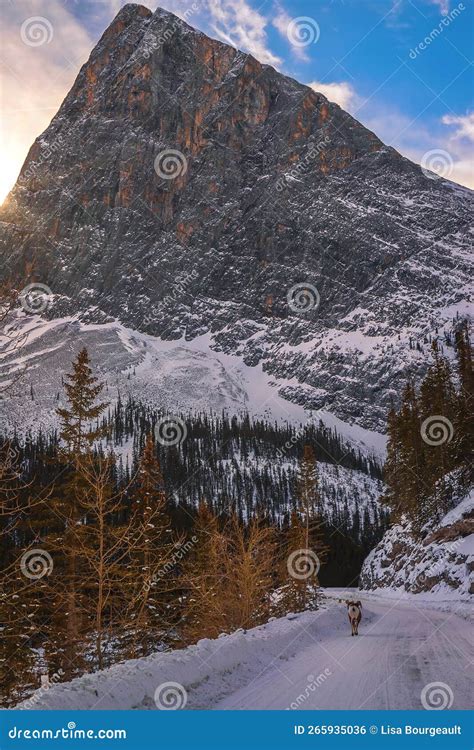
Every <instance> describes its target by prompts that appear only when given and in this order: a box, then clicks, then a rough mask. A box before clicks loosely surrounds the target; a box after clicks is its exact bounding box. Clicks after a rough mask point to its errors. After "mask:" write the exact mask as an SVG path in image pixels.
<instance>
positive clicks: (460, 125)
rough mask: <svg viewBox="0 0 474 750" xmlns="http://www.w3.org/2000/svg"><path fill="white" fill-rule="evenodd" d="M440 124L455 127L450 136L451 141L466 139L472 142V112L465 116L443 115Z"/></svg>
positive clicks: (473, 117) (473, 138)
mask: <svg viewBox="0 0 474 750" xmlns="http://www.w3.org/2000/svg"><path fill="white" fill-rule="evenodd" d="M441 122H442V123H443V125H457V128H456V130H455V131H454V133H452V135H451V138H452V139H453V140H459V139H460V138H466V139H467V140H469V141H474V112H469V113H468V114H467V115H444V117H443V118H442V119H441Z"/></svg>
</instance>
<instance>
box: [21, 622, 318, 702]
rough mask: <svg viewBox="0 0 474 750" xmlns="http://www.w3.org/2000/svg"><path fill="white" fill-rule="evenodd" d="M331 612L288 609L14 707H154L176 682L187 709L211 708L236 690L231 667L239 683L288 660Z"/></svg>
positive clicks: (81, 679)
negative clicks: (244, 627) (247, 626)
mask: <svg viewBox="0 0 474 750" xmlns="http://www.w3.org/2000/svg"><path fill="white" fill-rule="evenodd" d="M331 617H332V615H331V613H330V612H325V611H317V612H305V613H301V614H289V615H287V616H286V617H284V618H279V619H275V620H273V621H270V622H269V623H267V624H266V625H261V626H259V627H257V628H253V629H251V630H248V631H243V630H238V631H236V632H235V633H232V634H230V635H221V636H220V637H219V638H217V639H215V640H209V639H204V640H201V641H199V642H198V643H197V644H196V645H194V646H189V647H188V648H185V649H182V650H179V651H172V652H168V653H156V654H153V655H152V656H148V657H145V658H142V659H133V660H129V661H127V662H124V663H123V664H117V665H115V666H113V667H110V669H105V670H103V671H101V672H96V673H95V674H89V675H84V676H83V677H79V678H77V679H75V680H72V681H71V682H67V683H62V684H57V685H53V686H52V687H51V688H49V689H48V690H46V691H43V692H42V694H40V693H41V691H37V694H36V697H33V698H31V697H30V699H29V700H28V701H25V702H23V703H20V704H18V706H16V708H20V709H21V708H24V709H30V708H31V709H35V710H44V709H63V710H72V709H80V710H91V709H96V710H99V709H100V710H105V709H118V710H129V709H141V710H146V709H149V710H156V709H157V707H158V706H157V704H156V702H155V693H156V694H157V699H158V701H159V700H160V698H159V695H164V694H165V691H166V688H165V690H164V691H163V686H164V684H165V683H174V684H175V686H178V687H175V688H174V689H173V688H172V687H171V688H170V690H171V692H172V693H173V690H174V697H175V698H176V699H179V700H183V696H186V708H188V709H189V708H190V709H206V708H211V707H212V705H214V704H215V703H216V702H217V700H219V699H220V698H223V697H224V696H225V695H227V694H228V693H230V692H233V691H234V690H235V689H236V677H235V675H234V674H233V672H234V671H235V670H237V669H238V681H239V683H240V684H245V683H246V682H248V681H250V680H251V679H253V678H255V677H257V676H259V675H260V674H261V673H263V672H264V671H265V670H266V669H267V668H268V667H269V665H271V664H273V663H277V662H278V660H279V659H282V660H283V661H286V660H288V659H289V658H291V657H293V656H294V655H295V654H296V653H297V652H298V651H299V650H300V649H301V648H304V647H305V646H308V645H309V644H310V643H312V642H313V641H314V638H313V636H312V635H311V632H310V631H311V629H312V630H313V631H314V625H315V622H316V621H318V629H319V620H321V626H322V628H323V630H327V628H328V627H330V623H331ZM332 627H333V626H332ZM316 666H317V665H316ZM323 666H324V665H322V667H323ZM322 667H321V668H322ZM160 688H161V689H160ZM157 691H158V692H157Z"/></svg>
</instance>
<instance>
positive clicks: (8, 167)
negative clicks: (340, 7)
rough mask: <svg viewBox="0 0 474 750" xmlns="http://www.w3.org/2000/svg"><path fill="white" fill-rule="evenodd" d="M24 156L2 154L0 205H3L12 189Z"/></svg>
mask: <svg viewBox="0 0 474 750" xmlns="http://www.w3.org/2000/svg"><path fill="white" fill-rule="evenodd" d="M23 159H24V155H22V156H20V155H19V154H18V155H16V154H15V155H14V154H8V153H6V152H5V151H3V153H2V154H1V159H0V160H1V163H2V169H1V173H0V203H3V202H4V200H5V198H6V197H7V195H8V193H9V192H10V190H11V189H12V187H13V185H14V184H15V181H16V179H17V177H18V174H19V172H20V169H21V165H22V163H23Z"/></svg>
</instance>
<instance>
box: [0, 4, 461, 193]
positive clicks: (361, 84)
mask: <svg viewBox="0 0 474 750" xmlns="http://www.w3.org/2000/svg"><path fill="white" fill-rule="evenodd" d="M0 2H1V10H2V24H3V28H4V31H3V39H2V42H3V43H2V48H1V51H0V63H1V69H0V70H1V75H2V81H3V87H2V104H3V108H4V111H5V115H4V119H3V144H2V153H3V155H4V158H5V160H6V176H5V177H4V181H5V184H6V183H9V184H8V186H10V184H11V183H13V181H14V179H15V177H16V175H17V173H18V170H19V168H20V166H21V163H22V161H23V159H24V157H25V156H26V153H27V150H28V148H29V146H30V144H31V142H32V141H33V139H34V137H35V136H37V135H38V134H39V133H40V132H41V131H42V130H43V129H44V128H45V127H46V126H47V124H48V122H49V120H50V119H51V117H52V116H53V115H54V112H55V111H56V109H57V107H58V106H59V104H60V102H61V101H62V99H63V97H64V96H65V94H66V93H67V91H68V89H69V88H70V86H71V84H72V82H73V80H74V77H75V76H76V75H77V72H78V69H79V67H80V65H81V64H82V63H83V62H84V61H85V59H87V56H88V53H89V51H90V49H91V48H92V46H93V44H94V43H95V42H96V41H97V39H98V38H99V36H100V35H101V33H102V32H103V30H104V29H105V28H106V26H107V25H108V23H110V21H111V20H112V18H113V17H114V15H115V14H116V12H117V11H118V10H119V9H120V7H121V6H122V5H124V4H125V2H123V1H122V0H0ZM142 4H143V5H146V6H147V7H149V8H151V9H152V10H154V9H155V8H156V7H157V5H158V4H160V5H161V6H162V7H165V8H167V9H168V10H172V11H174V12H176V13H177V14H178V15H181V16H183V15H184V14H186V18H187V20H188V22H189V23H190V24H191V25H193V26H196V27H197V28H199V29H201V30H203V31H205V32H206V33H208V34H209V35H210V36H213V37H215V38H218V39H221V40H222V41H226V42H228V43H232V44H234V46H236V47H239V48H241V49H245V50H246V51H249V52H251V53H252V54H254V55H255V56H256V57H257V58H258V59H260V60H261V61H262V62H267V63H269V64H273V65H274V66H275V67H276V68H277V69H278V70H280V71H281V72H283V73H285V74H287V75H290V76H293V77H294V78H297V79H298V80H299V81H301V82H303V83H307V84H309V85H312V86H313V88H315V89H317V90H319V91H322V93H324V94H325V95H326V96H327V97H328V98H329V99H332V100H333V101H337V102H338V103H339V104H341V106H343V107H344V108H345V109H347V110H348V111H350V112H351V114H353V115H354V116H355V117H357V119H359V120H360V121H361V122H363V123H364V124H365V125H367V126H368V127H370V128H371V129H372V130H374V131H375V132H376V133H377V135H379V136H380V137H381V138H382V140H384V141H385V142H387V143H389V144H390V145H393V146H394V147H395V148H397V149H398V150H400V151H401V152H402V153H403V154H405V155H406V156H408V157H410V158H411V159H413V160H415V161H418V162H420V161H423V159H424V157H425V155H426V153H427V152H430V151H432V150H442V151H444V152H446V153H447V154H448V155H449V164H448V165H447V164H446V159H445V161H444V163H443V164H442V168H443V169H444V170H445V176H448V177H450V178H451V179H453V180H457V181H458V182H461V183H462V184H466V185H469V186H471V187H474V174H473V167H472V160H471V162H470V158H471V154H472V148H473V144H474V104H473V95H472V92H473V90H474V87H473V68H472V62H471V61H472V58H473V54H472V53H473V28H474V18H473V16H474V3H473V1H472V0H463V2H458V0H265V1H263V2H261V1H260V0H162V2H160V3H158V2H157V0H145V2H143V3H142ZM31 17H39V18H43V19H45V21H46V22H47V24H43V26H44V27H45V28H43V31H45V29H46V32H45V41H44V43H42V44H35V45H34V46H30V44H28V43H26V44H25V38H24V35H23V37H22V34H21V29H22V28H24V24H25V23H26V22H27V21H28V19H29V18H31ZM446 170H447V172H446ZM4 171H5V170H4ZM4 192H5V186H4ZM1 197H3V196H1Z"/></svg>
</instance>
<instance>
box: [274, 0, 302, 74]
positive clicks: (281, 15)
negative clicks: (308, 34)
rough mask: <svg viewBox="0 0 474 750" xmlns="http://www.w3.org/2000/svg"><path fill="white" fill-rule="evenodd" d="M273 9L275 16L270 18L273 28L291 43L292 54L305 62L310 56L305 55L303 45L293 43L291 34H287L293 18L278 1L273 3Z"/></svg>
mask: <svg viewBox="0 0 474 750" xmlns="http://www.w3.org/2000/svg"><path fill="white" fill-rule="evenodd" d="M274 9H275V16H274V17H273V19H272V26H274V27H275V29H277V31H278V32H279V33H280V34H281V36H282V37H283V39H285V40H286V41H287V42H288V43H289V44H290V45H291V49H292V52H293V54H294V55H295V56H296V57H297V58H298V59H299V60H304V61H305V62H307V61H308V60H309V59H310V58H309V56H308V55H307V53H306V51H305V49H304V47H302V46H301V45H298V44H295V43H294V41H292V37H291V34H288V27H289V25H290V23H291V21H292V20H293V19H292V17H291V16H290V15H289V14H288V13H287V12H286V10H285V9H284V8H283V6H282V5H281V3H279V2H276V3H275V4H274Z"/></svg>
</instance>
